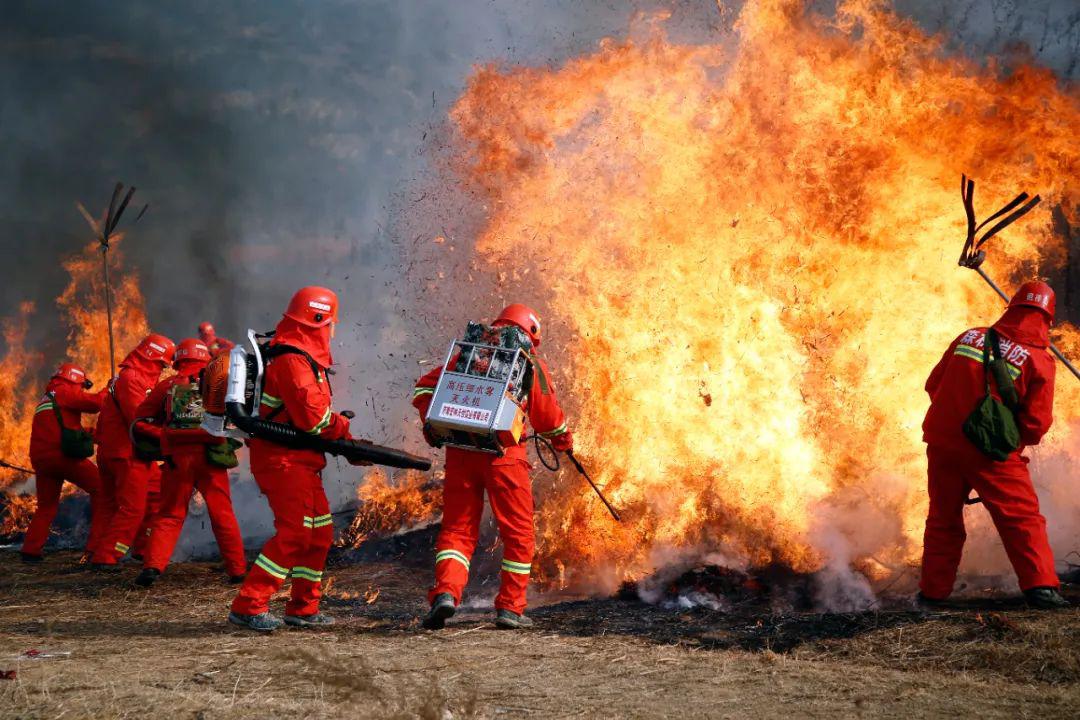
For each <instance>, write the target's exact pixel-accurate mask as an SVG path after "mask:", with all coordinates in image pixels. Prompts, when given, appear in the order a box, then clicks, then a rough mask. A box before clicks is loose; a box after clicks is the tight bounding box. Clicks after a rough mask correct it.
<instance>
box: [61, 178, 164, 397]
mask: <svg viewBox="0 0 1080 720" xmlns="http://www.w3.org/2000/svg"><path fill="white" fill-rule="evenodd" d="M123 191H124V184H123V183H121V182H118V183H116V187H114V188H113V194H112V199H111V200H110V201H109V209H108V211H107V212H106V214H105V220H104V222H101V223H98V222H97V221H96V220H94V218H93V217H91V215H90V213H88V212H87V211H86V208H84V207H83V206H82V204H81V203H77V204H76V207H78V209H79V212H81V213H82V215H83V217H84V218H86V222H87V223H89V224H90V228H91V229H92V230H93V231H94V232H95V233H96V234H97V235H98V238H97V239H98V243H99V244H100V245H101V271H102V275H103V276H104V279H105V318H106V322H107V323H108V325H109V373H110V377H116V344H115V341H114V340H113V321H112V284H111V283H110V281H109V247H110V244H109V241H110V240H111V239H112V238H113V233H114V232H115V231H116V227H117V226H118V225H119V224H120V217H121V216H122V215H123V214H124V210H126V209H127V206H128V203H129V202H131V196H132V195H134V194H135V188H134V187H130V188H128V191H127V194H126V195H124V199H123V200H120V193H122V192H123ZM117 201H120V204H119V205H117ZM148 207H150V206H149V205H143V207H142V210H140V211H139V214H138V216H136V218H135V222H139V220H140V219H141V218H142V216H143V214H144V213H145V212H146V209H147V208H148Z"/></svg>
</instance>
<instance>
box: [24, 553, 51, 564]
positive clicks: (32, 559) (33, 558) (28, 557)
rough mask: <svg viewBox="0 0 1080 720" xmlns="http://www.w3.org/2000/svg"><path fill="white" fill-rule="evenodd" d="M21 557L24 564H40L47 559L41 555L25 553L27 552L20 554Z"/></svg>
mask: <svg viewBox="0 0 1080 720" xmlns="http://www.w3.org/2000/svg"><path fill="white" fill-rule="evenodd" d="M19 557H21V558H22V561H23V562H24V563H39V562H41V561H42V560H44V559H45V558H43V557H42V556H40V555H33V554H31V553H25V552H20V553H19Z"/></svg>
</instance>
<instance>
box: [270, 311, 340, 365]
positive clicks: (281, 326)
mask: <svg viewBox="0 0 1080 720" xmlns="http://www.w3.org/2000/svg"><path fill="white" fill-rule="evenodd" d="M270 344H271V345H292V346H293V347H294V348H298V349H300V350H303V351H304V352H306V353H307V354H308V355H310V356H311V357H312V358H314V360H315V362H316V363H318V364H319V366H320V367H322V368H323V369H326V368H328V367H330V366H331V365H333V364H334V358H333V357H332V356H331V354H330V326H329V325H324V326H323V327H320V328H313V327H308V326H307V325H303V324H301V323H298V322H296V321H295V320H293V319H292V318H287V317H283V318H281V322H279V323H278V324H277V329H276V330H275V332H274V339H273V340H271V341H270Z"/></svg>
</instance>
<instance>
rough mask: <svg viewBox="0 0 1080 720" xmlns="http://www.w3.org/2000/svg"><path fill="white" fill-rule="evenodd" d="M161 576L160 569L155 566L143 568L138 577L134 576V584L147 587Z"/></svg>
mask: <svg viewBox="0 0 1080 720" xmlns="http://www.w3.org/2000/svg"><path fill="white" fill-rule="evenodd" d="M159 577H161V571H160V570H158V569H157V568H143V569H142V572H141V573H139V577H137V578H135V584H136V585H138V586H140V587H145V588H148V587H150V586H151V585H153V584H154V582H155V581H156V580H157V579H158V578H159Z"/></svg>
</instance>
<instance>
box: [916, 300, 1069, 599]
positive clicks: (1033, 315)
mask: <svg viewBox="0 0 1080 720" xmlns="http://www.w3.org/2000/svg"><path fill="white" fill-rule="evenodd" d="M1049 327H1050V318H1049V317H1048V316H1047V315H1046V314H1044V313H1043V312H1041V311H1040V310H1037V309H1035V308H1031V307H1023V306H1021V307H1013V308H1010V309H1009V310H1007V311H1006V312H1005V314H1004V315H1003V316H1002V318H1001V319H1000V320H999V321H998V322H997V323H996V324H995V325H994V329H995V330H996V331H997V332H998V334H999V335H1000V336H1001V343H1000V346H1001V355H1002V357H1003V358H1005V359H1006V361H1007V362H1008V363H1009V368H1010V374H1011V375H1012V376H1013V377H1014V383H1015V386H1016V389H1017V394H1018V396H1019V398H1020V410H1019V412H1018V413H1017V415H1016V421H1017V425H1018V426H1019V429H1020V438H1021V442H1022V443H1023V444H1022V446H1021V447H1020V448H1019V449H1018V450H1017V451H1016V452H1014V453H1013V454H1012V455H1011V456H1010V457H1009V458H1008V459H1007V460H1004V461H1002V462H998V461H995V460H992V459H991V458H988V457H986V456H985V455H983V454H982V453H981V452H979V451H978V450H977V449H976V448H975V446H974V445H973V444H972V443H971V442H970V441H969V440H968V439H967V437H966V436H965V435H964V433H963V430H962V428H963V424H964V421H965V420H966V419H967V417H968V415H970V414H971V412H972V411H973V410H974V409H975V406H976V404H977V403H978V402H979V401H980V400H981V399H982V397H983V396H984V395H985V393H986V380H985V377H984V371H983V364H982V359H983V355H982V353H983V347H984V342H985V337H986V328H974V329H972V330H967V331H965V332H964V333H963V334H962V335H960V337H958V338H956V340H954V341H953V342H952V344H950V345H949V349H948V350H946V351H945V355H944V356H943V357H942V358H941V361H940V362H938V364H937V366H936V367H935V368H934V370H933V372H931V373H930V377H929V379H928V380H927V381H926V391H927V392H928V393H929V394H930V401H931V402H930V409H929V411H928V412H927V413H926V419H925V420H924V421H923V440H924V441H925V442H926V445H927V447H926V454H927V460H928V479H929V488H928V489H929V493H930V509H929V513H928V515H927V518H926V532H925V534H924V537H923V562H922V579H921V581H920V588H921V590H922V592H923V595H925V596H926V597H928V598H932V599H944V598H946V597H948V596H949V594H950V593H951V592H952V588H953V583H954V582H955V580H956V570H957V567H958V566H959V564H960V555H961V552H962V550H963V547H964V540H965V538H966V534H965V532H964V499H965V498H967V497H968V494H969V493H970V492H971V490H975V492H977V493H978V495H979V497H981V498H982V501H983V504H984V505H985V506H986V509H987V510H988V511H989V512H990V517H991V518H992V519H993V521H994V525H995V526H996V527H997V530H998V534H999V535H1000V536H1001V540H1002V543H1003V544H1004V545H1005V551H1006V553H1007V554H1008V556H1009V560H1010V562H1011V563H1012V566H1013V569H1014V570H1015V571H1016V575H1017V578H1018V579H1019V581H1020V588H1021V589H1022V590H1028V589H1030V588H1035V587H1057V586H1058V584H1059V583H1058V577H1057V573H1056V572H1055V571H1054V556H1053V553H1052V552H1051V550H1050V543H1049V541H1048V540H1047V536H1046V521H1045V519H1044V518H1043V516H1042V514H1041V513H1040V512H1039V499H1038V497H1037V496H1036V494H1035V488H1034V486H1033V485H1032V483H1031V476H1030V475H1029V473H1028V467H1027V464H1028V459H1027V458H1026V457H1024V456H1023V454H1022V453H1023V450H1024V446H1028V445H1037V444H1038V443H1039V440H1041V439H1042V436H1043V435H1044V434H1045V433H1046V431H1047V430H1048V429H1049V428H1050V424H1051V422H1053V402H1054V371H1055V367H1054V360H1053V358H1052V357H1051V356H1050V354H1049V353H1048V352H1047V350H1046V348H1047V345H1048V344H1049V340H1048V333H1049ZM991 387H992V390H993V393H994V395H995V396H996V397H999V396H998V395H997V387H996V384H994V383H993V382H992V383H991Z"/></svg>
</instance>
